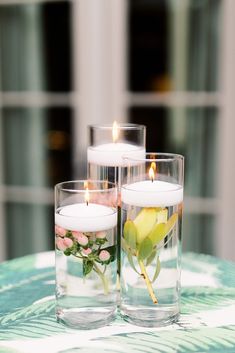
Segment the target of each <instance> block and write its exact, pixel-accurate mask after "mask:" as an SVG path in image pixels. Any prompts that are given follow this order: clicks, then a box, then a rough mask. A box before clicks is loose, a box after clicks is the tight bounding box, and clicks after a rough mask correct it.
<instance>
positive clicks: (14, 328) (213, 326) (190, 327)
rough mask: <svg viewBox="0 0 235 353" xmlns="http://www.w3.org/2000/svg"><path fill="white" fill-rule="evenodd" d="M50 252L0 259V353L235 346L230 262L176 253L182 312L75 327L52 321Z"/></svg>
mask: <svg viewBox="0 0 235 353" xmlns="http://www.w3.org/2000/svg"><path fill="white" fill-rule="evenodd" d="M54 278H55V273H54V254H53V252H45V253H39V254H36V255H29V256H25V257H22V258H17V259H14V260H11V261H7V262H4V263H2V264H0V353H2V352H4V353H37V352H40V353H47V352H48V353H58V352H60V353H75V352H79V353H90V352H95V353H101V352H102V353H105V352H107V353H119V352H123V353H124V352H125V353H127V352H128V353H129V352H133V353H134V352H135V353H138V352H140V353H189V352H200V353H202V352H213V353H218V352H221V353H222V352H223V353H225V352H226V353H227V352H233V353H234V352H235V264H233V263H230V262H226V261H222V260H219V259H217V258H215V257H212V256H209V255H199V254H194V253H186V254H183V257H182V299H181V302H182V304H181V317H180V319H179V321H178V322H177V323H176V324H173V325H171V326H167V327H163V328H154V329H153V328H142V327H138V326H133V325H131V324H128V323H126V322H124V321H122V319H121V318H120V317H117V319H116V320H115V321H114V322H113V323H112V324H110V325H109V326H106V327H102V328H99V329H95V330H89V331H80V330H72V329H69V328H66V327H64V326H63V325H61V324H59V323H57V322H56V320H55V314H54V310H55V301H54Z"/></svg>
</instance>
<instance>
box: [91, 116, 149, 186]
mask: <svg viewBox="0 0 235 353" xmlns="http://www.w3.org/2000/svg"><path fill="white" fill-rule="evenodd" d="M89 134H90V146H89V147H88V150H87V160H88V177H90V178H92V179H97V180H98V179H103V180H108V181H110V182H113V183H116V184H117V185H118V186H119V188H120V186H121V167H123V159H122V157H123V155H124V154H126V153H128V154H129V153H130V154H131V155H132V156H133V157H134V158H144V155H145V138H146V129H145V126H143V125H137V124H120V125H118V124H117V123H116V122H114V124H113V125H92V126H89Z"/></svg>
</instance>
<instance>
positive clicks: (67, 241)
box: [64, 237, 73, 248]
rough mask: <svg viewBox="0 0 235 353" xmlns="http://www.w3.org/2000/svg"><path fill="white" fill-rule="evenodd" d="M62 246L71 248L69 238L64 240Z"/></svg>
mask: <svg viewBox="0 0 235 353" xmlns="http://www.w3.org/2000/svg"><path fill="white" fill-rule="evenodd" d="M64 245H65V246H67V248H71V246H73V241H72V239H70V238H67V237H66V238H64Z"/></svg>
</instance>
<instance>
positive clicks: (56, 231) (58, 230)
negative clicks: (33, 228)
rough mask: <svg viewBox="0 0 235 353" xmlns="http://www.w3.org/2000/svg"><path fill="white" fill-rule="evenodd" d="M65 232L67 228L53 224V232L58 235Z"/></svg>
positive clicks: (62, 234) (63, 234)
mask: <svg viewBox="0 0 235 353" xmlns="http://www.w3.org/2000/svg"><path fill="white" fill-rule="evenodd" d="M66 233H67V230H66V229H64V228H62V227H59V226H57V225H55V234H56V235H59V236H60V237H64V236H65V235H66Z"/></svg>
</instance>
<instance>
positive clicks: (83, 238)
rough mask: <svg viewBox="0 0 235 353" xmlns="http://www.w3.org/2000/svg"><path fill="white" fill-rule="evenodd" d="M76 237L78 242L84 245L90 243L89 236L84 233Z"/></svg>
mask: <svg viewBox="0 0 235 353" xmlns="http://www.w3.org/2000/svg"><path fill="white" fill-rule="evenodd" d="M76 239H77V242H78V243H79V244H80V245H82V246H86V245H87V244H88V238H87V236H86V235H84V234H82V233H81V235H80V234H79V235H78V236H77V238H76Z"/></svg>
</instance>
